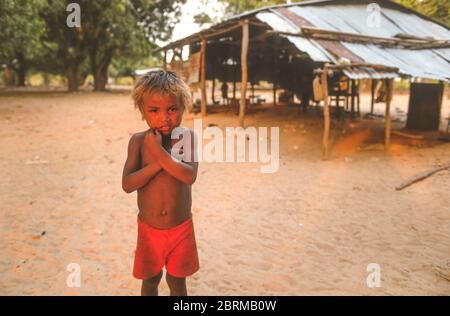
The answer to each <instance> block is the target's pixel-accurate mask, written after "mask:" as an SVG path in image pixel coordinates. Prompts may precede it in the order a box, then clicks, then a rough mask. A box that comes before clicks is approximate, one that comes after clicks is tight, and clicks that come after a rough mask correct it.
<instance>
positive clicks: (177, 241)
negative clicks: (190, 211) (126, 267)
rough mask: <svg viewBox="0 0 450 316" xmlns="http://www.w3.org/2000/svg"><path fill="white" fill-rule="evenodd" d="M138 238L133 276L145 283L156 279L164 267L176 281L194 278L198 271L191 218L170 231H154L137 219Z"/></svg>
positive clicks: (154, 229)
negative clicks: (147, 280)
mask: <svg viewBox="0 0 450 316" xmlns="http://www.w3.org/2000/svg"><path fill="white" fill-rule="evenodd" d="M137 222H138V237H137V246H136V253H135V257H134V268H133V276H134V277H135V278H137V279H141V280H146V279H149V278H152V277H154V276H156V275H157V274H158V273H159V272H160V271H161V270H162V268H163V267H164V266H166V270H167V272H168V273H169V274H170V275H172V276H174V277H177V278H184V277H187V276H189V275H191V274H194V273H195V272H197V271H198V269H199V262H198V254H197V245H196V243H195V234H194V225H193V223H192V218H189V219H188V220H186V221H184V222H183V223H181V224H180V225H178V226H175V227H172V228H169V229H157V228H153V227H151V226H150V225H148V224H146V223H144V222H143V221H142V220H141V219H140V218H139V216H138V219H137Z"/></svg>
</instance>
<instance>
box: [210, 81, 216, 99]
mask: <svg viewBox="0 0 450 316" xmlns="http://www.w3.org/2000/svg"><path fill="white" fill-rule="evenodd" d="M215 88H216V79H215V78H214V76H213V78H212V88H211V100H212V103H213V104H214V103H215V102H216V98H215V97H214V90H215Z"/></svg>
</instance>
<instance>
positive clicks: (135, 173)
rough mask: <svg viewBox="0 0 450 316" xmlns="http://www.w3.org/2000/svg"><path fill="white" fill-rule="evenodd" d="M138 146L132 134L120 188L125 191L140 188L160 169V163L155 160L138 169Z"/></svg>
mask: <svg viewBox="0 0 450 316" xmlns="http://www.w3.org/2000/svg"><path fill="white" fill-rule="evenodd" d="M139 150H140V146H139V141H138V139H137V137H136V136H135V135H133V136H132V137H131V139H130V142H129V144H128V157H127V161H126V162H125V166H124V167H123V174H122V189H123V190H124V191H125V192H126V193H131V192H133V191H135V190H137V189H140V188H142V187H143V186H144V185H146V184H147V183H148V181H150V179H152V178H153V177H154V176H155V175H156V174H157V173H158V172H160V171H161V170H162V168H161V165H160V164H159V163H158V162H157V161H155V162H153V163H149V164H148V165H146V166H145V167H143V168H142V169H140V170H139V164H140V154H139Z"/></svg>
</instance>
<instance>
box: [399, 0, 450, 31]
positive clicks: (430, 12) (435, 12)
mask: <svg viewBox="0 0 450 316" xmlns="http://www.w3.org/2000/svg"><path fill="white" fill-rule="evenodd" d="M396 2H398V3H400V4H402V5H404V6H406V7H408V8H411V9H413V10H415V11H418V12H420V13H422V14H424V15H426V16H429V17H430V18H433V19H435V20H437V21H439V22H441V23H443V24H445V25H447V26H450V1H448V0H396Z"/></svg>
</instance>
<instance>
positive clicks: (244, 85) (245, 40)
mask: <svg viewBox="0 0 450 316" xmlns="http://www.w3.org/2000/svg"><path fill="white" fill-rule="evenodd" d="M248 37H249V36H248V20H244V21H243V23H242V51H241V68H242V80H241V104H240V107H239V125H240V126H242V127H244V117H245V101H246V98H245V97H246V93H247V78H248V74H247V51H248Z"/></svg>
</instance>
